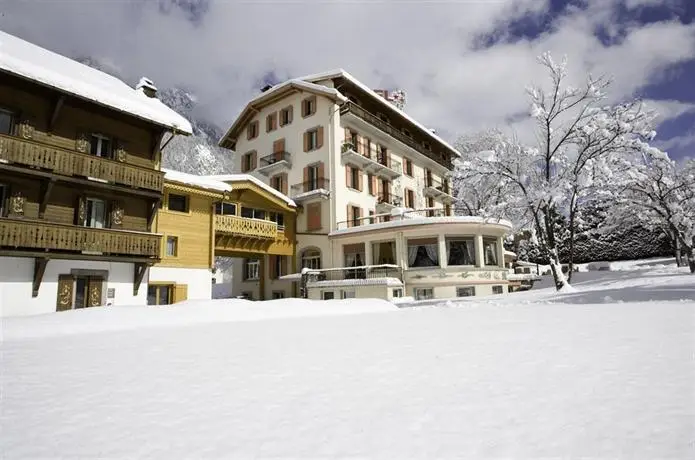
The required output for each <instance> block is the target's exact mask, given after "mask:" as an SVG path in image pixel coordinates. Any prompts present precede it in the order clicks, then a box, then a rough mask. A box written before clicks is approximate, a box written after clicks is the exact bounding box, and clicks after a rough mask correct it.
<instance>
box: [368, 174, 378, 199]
mask: <svg viewBox="0 0 695 460" xmlns="http://www.w3.org/2000/svg"><path fill="white" fill-rule="evenodd" d="M367 191H368V192H369V194H370V195H376V192H375V191H374V176H372V175H371V174H367Z"/></svg>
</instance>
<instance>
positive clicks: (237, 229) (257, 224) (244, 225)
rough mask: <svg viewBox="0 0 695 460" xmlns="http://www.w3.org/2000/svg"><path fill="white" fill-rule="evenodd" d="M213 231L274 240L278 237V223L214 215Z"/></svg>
mask: <svg viewBox="0 0 695 460" xmlns="http://www.w3.org/2000/svg"><path fill="white" fill-rule="evenodd" d="M215 231H216V232H218V233H224V234H227V235H237V236H242V237H246V238H263V239H272V240H274V239H276V238H277V237H278V225H277V224H276V223H275V222H271V221H269V220H260V219H249V218H246V217H239V216H224V215H216V216H215Z"/></svg>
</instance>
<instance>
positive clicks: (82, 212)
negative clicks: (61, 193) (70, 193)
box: [76, 197, 87, 225]
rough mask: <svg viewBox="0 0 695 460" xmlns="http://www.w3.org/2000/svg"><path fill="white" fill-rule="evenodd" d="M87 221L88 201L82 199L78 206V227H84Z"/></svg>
mask: <svg viewBox="0 0 695 460" xmlns="http://www.w3.org/2000/svg"><path fill="white" fill-rule="evenodd" d="M86 220H87V200H85V199H84V197H80V200H79V203H78V204H77V222H76V223H77V225H84V224H85V221H86Z"/></svg>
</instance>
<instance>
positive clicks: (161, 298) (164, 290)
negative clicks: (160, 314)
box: [147, 284, 174, 305]
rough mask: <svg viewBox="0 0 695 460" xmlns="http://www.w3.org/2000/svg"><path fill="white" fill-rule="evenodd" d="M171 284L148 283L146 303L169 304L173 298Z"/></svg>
mask: <svg viewBox="0 0 695 460" xmlns="http://www.w3.org/2000/svg"><path fill="white" fill-rule="evenodd" d="M173 291H174V286H172V285H161V284H155V285H149V286H147V305H171V301H172V300H173V296H172V292H173Z"/></svg>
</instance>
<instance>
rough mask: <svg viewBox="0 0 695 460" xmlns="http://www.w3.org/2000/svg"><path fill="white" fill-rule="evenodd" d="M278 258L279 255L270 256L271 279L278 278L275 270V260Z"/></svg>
mask: <svg viewBox="0 0 695 460" xmlns="http://www.w3.org/2000/svg"><path fill="white" fill-rule="evenodd" d="M277 258H278V256H268V265H270V279H271V280H276V279H278V277H277V272H276V271H275V262H276V260H277Z"/></svg>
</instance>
